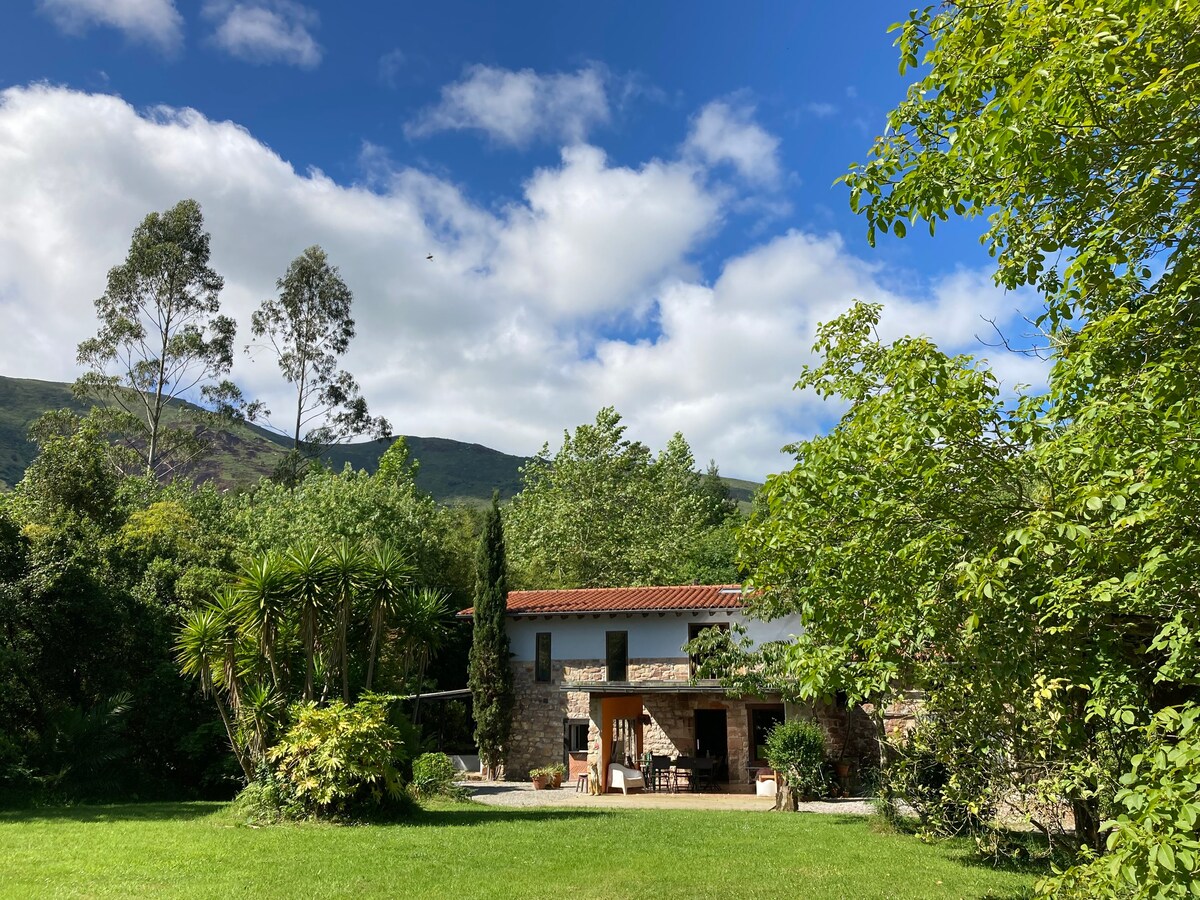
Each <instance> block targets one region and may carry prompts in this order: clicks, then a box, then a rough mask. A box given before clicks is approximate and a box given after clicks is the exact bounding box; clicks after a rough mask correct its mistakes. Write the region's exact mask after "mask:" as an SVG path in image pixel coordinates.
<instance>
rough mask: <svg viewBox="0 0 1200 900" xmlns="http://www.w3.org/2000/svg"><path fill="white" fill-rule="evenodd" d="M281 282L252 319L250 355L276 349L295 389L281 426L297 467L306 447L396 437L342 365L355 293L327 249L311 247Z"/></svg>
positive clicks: (351, 331)
mask: <svg viewBox="0 0 1200 900" xmlns="http://www.w3.org/2000/svg"><path fill="white" fill-rule="evenodd" d="M275 286H276V289H277V290H278V292H279V293H278V296H276V297H272V298H269V299H266V300H264V301H263V302H262V304H261V305H260V306H259V308H258V309H257V310H256V311H255V312H254V314H253V316H252V317H251V332H252V334H253V335H254V337H255V338H256V339H257V340H258V341H259V342H260V343H259V344H257V345H251V346H247V347H246V352H247V353H249V352H251V351H252V350H253V349H254V347H255V346H258V347H265V348H267V349H269V350H270V352H271V353H272V354H273V355H274V357H275V360H276V362H277V363H278V365H279V371H280V372H281V373H282V374H283V377H284V379H285V380H286V381H287V382H288V384H290V385H291V386H292V388H293V390H294V391H295V404H294V406H293V407H292V409H291V412H290V414H289V425H288V426H287V428H286V429H283V428H280V431H282V432H283V433H285V434H287V435H288V436H289V437H291V439H292V455H291V457H290V460H291V465H292V466H293V467H296V466H299V464H300V458H301V455H302V453H303V452H306V451H319V449H320V447H321V446H322V445H326V444H332V443H336V442H338V441H340V440H343V439H345V438H346V437H350V436H353V435H360V434H365V433H368V432H369V433H373V434H374V435H376V436H377V437H380V438H384V437H388V436H390V434H391V426H390V425H389V424H388V421H387V420H386V419H384V418H382V417H373V416H371V415H370V413H369V411H368V409H367V401H366V400H365V399H364V398H363V396H362V392H361V390H360V388H359V386H358V382H357V381H356V380H355V379H354V376H352V375H351V374H350V373H349V372H347V371H345V370H344V369H339V368H338V360H339V359H340V358H341V357H342V356H343V355H344V354H345V353H346V351H347V350H348V349H349V348H350V341H351V340H352V339H353V338H354V335H355V324H354V319H353V318H352V317H351V315H350V308H351V305H352V303H353V300H354V295H353V294H352V293H351V291H350V288H349V287H347V286H346V282H345V281H343V280H342V277H341V274H340V273H339V271H338V268H337V267H336V266H333V265H331V264H330V263H329V259H328V257H327V256H326V254H325V251H324V250H322V249H321V248H320V247H318V246H312V247H309V248H308V249H307V250H305V251H304V252H303V253H301V254H300V255H299V256H297V257H296V258H295V259H294V260H292V262H291V264H290V265H289V266H288V268H287V271H286V272H285V273H284V274H283V276H282V277H280V278H279V279H278V281H276V283H275ZM292 474H293V475H295V474H296V472H295V471H293V473H292Z"/></svg>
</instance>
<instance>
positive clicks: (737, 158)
mask: <svg viewBox="0 0 1200 900" xmlns="http://www.w3.org/2000/svg"><path fill="white" fill-rule="evenodd" d="M684 152H685V153H687V154H689V155H691V156H694V157H696V158H698V159H700V160H702V161H703V162H704V163H705V164H706V165H709V166H716V165H720V164H722V163H728V164H730V165H732V166H733V167H734V169H735V170H737V173H738V174H739V175H741V176H742V177H743V178H745V179H746V180H747V181H750V182H754V183H756V184H760V185H768V186H769V185H774V184H775V183H776V182H778V181H779V176H780V167H779V138H777V137H775V135H773V134H771V133H770V132H768V131H766V130H765V129H764V128H763V127H762V126H761V125H759V124H758V123H757V122H755V121H754V107H752V106H746V105H744V104H743V105H732V104H730V103H726V102H725V101H723V100H714V101H713V102H712V103H710V104H708V105H707V106H706V107H704V109H702V110H700V113H699V114H698V115H697V116H696V117H695V118H693V119H692V130H691V133H690V134H689V135H688V138H687V141H686V142H685V144H684Z"/></svg>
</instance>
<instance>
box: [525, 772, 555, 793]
mask: <svg viewBox="0 0 1200 900" xmlns="http://www.w3.org/2000/svg"><path fill="white" fill-rule="evenodd" d="M529 780H530V781H532V782H533V789H534V790H535V791H544V790H545V789H546V786H547V785H548V784H549V783H550V773H548V772H547V771H546V770H545V769H530V770H529Z"/></svg>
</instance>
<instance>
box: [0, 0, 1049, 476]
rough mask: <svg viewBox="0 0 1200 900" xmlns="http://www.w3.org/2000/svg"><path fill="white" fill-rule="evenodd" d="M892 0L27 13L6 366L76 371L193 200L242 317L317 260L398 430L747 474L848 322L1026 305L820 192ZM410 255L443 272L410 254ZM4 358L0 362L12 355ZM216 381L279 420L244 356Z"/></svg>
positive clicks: (861, 141)
mask: <svg viewBox="0 0 1200 900" xmlns="http://www.w3.org/2000/svg"><path fill="white" fill-rule="evenodd" d="M905 9H906V8H905V7H902V6H898V5H897V6H895V7H891V6H889V5H888V4H884V3H863V4H856V5H854V11H853V16H852V18H851V17H849V16H848V15H847V8H846V6H845V5H834V4H766V3H762V4H758V3H755V4H730V3H707V2H705V3H687V4H684V3H655V4H644V3H643V4H631V3H594V4H569V3H557V2H556V3H551V2H545V3H511V4H478V5H475V4H461V3H430V4H398V3H382V2H356V3H337V4H333V3H328V4H322V3H299V2H290V0H286V2H285V0H248V2H243V0H203V2H190V0H178V2H174V0H29V2H14V3H12V4H9V6H8V9H7V10H6V13H5V19H4V25H5V27H4V29H3V37H0V90H3V91H4V94H3V95H2V96H0V203H3V204H4V206H5V208H6V209H7V210H8V213H7V214H6V216H5V217H4V222H3V223H0V331H3V332H6V333H21V334H25V335H28V340H26V341H22V342H20V346H18V347H10V348H9V349H8V350H0V371H2V372H3V373H4V374H10V375H18V376H28V377H44V378H56V379H70V378H73V377H74V376H75V374H76V370H75V367H74V364H73V358H74V346H75V344H76V343H77V342H78V341H79V340H81V339H83V338H84V337H86V336H88V333H89V332H90V331H91V330H92V329H93V327H94V326H93V325H92V324H91V301H92V299H93V298H94V297H95V296H97V295H98V294H99V293H100V292H101V291H102V290H103V283H104V272H105V271H106V270H107V268H108V267H109V266H111V265H114V264H116V263H117V262H119V261H120V260H121V258H122V257H123V255H124V251H125V249H126V248H127V246H128V240H129V234H130V232H131V231H132V228H133V227H134V226H135V225H136V223H137V222H138V221H139V220H140V218H141V217H142V216H143V215H145V213H146V212H148V211H150V210H151V209H161V208H165V207H167V206H169V205H171V204H172V203H173V202H175V201H176V200H178V199H180V198H182V197H185V196H194V197H195V198H196V199H198V200H199V201H200V202H201V204H202V206H203V208H204V212H205V216H206V223H207V225H208V227H209V229H210V230H211V231H212V234H213V262H214V265H215V266H216V268H217V269H218V270H219V271H221V273H222V274H223V275H224V276H225V277H226V282H227V285H226V290H225V293H224V295H223V302H224V304H225V307H226V310H227V311H229V312H231V313H232V314H234V315H235V316H236V317H238V318H239V320H240V321H242V322H243V323H245V322H248V319H249V312H250V311H251V310H252V309H253V308H254V306H256V305H257V302H258V301H259V300H261V299H262V298H263V297H265V296H267V295H268V294H269V293H270V292H271V291H272V290H273V284H274V280H275V278H276V277H278V275H279V274H280V273H281V272H282V271H283V269H284V268H285V267H286V264H287V262H288V261H289V260H290V259H291V258H292V257H294V256H295V255H297V254H298V253H299V252H300V251H301V250H302V249H304V247H305V246H307V245H308V244H311V243H320V244H321V245H322V246H324V247H325V248H326V249H327V250H328V251H329V253H330V256H331V259H332V261H333V262H334V263H336V264H338V265H340V266H341V268H342V273H343V275H344V276H345V277H346V280H347V282H348V284H349V285H350V287H351V288H352V289H353V290H354V291H355V296H356V315H357V318H358V321H359V326H360V328H359V330H360V336H359V338H358V339H357V340H356V342H355V345H354V347H353V348H352V350H351V353H350V355H349V356H348V358H347V360H346V364H347V367H348V368H350V369H351V371H353V372H354V373H355V374H356V375H357V376H358V377H359V379H360V381H361V382H362V383H363V386H364V392H365V394H366V396H367V398H368V400H369V401H370V402H371V403H372V405H373V407H374V408H375V409H377V410H378V411H380V412H383V413H384V414H386V415H387V416H388V417H389V418H390V419H391V421H392V423H393V425H394V426H395V428H396V429H397V431H400V432H404V433H417V434H426V435H431V434H432V435H438V436H444V437H452V438H457V439H460V440H471V441H478V442H481V443H485V444H488V445H489V446H493V447H497V448H498V449H502V450H505V451H508V452H513V453H522V454H529V453H532V452H535V451H536V450H537V448H538V447H539V446H540V444H541V443H542V442H543V441H546V440H548V441H550V442H551V444H552V445H554V444H556V442H557V438H558V436H559V435H560V434H561V431H562V429H564V428H570V427H572V426H574V425H575V424H578V423H580V422H582V421H586V420H589V419H591V418H592V417H593V415H594V413H595V411H596V409H598V408H599V407H600V406H602V405H609V404H612V405H616V407H617V408H618V410H620V411H621V412H622V413H623V414H624V416H625V418H626V421H627V423H628V424H629V426H630V434H631V436H633V437H636V438H640V439H642V440H644V441H646V442H647V443H649V444H650V445H651V447H654V448H657V447H661V446H662V445H663V444H664V443H665V440H666V438H667V437H668V436H669V435H670V434H671V433H672V432H674V431H682V432H683V433H684V435H685V436H686V437H687V438H688V439H689V441H690V442H691V444H692V446H693V449H694V451H695V453H696V455H697V457H698V458H699V461H700V462H701V463H703V462H704V461H706V460H707V459H708V458H710V457H711V458H715V459H716V460H717V461H718V462H719V463H720V464H721V467H722V470H723V471H724V472H726V474H731V475H737V476H741V477H747V478H754V479H760V478H762V477H763V476H765V475H766V474H767V473H768V472H771V471H777V470H779V469H780V468H782V467H783V466H784V465H786V459H785V458H784V457H782V456H779V454H778V449H779V447H780V446H781V445H782V444H784V443H786V442H789V441H793V440H796V439H798V438H801V437H804V436H807V435H810V434H813V433H816V432H818V431H820V430H821V429H823V428H825V427H828V423H829V422H830V421H831V419H832V417H833V416H834V415H836V412H837V411H836V410H835V409H831V408H828V407H823V406H821V405H820V404H819V403H817V402H815V401H814V400H813V399H812V398H805V397H803V396H800V395H797V394H795V393H793V392H792V391H791V390H790V385H791V383H792V382H794V381H795V378H796V377H797V376H798V375H799V371H800V367H801V365H803V364H804V362H806V361H808V360H809V359H810V355H809V347H810V345H811V343H812V334H813V329H814V328H815V326H816V323H817V322H819V321H822V320H824V319H828V318H829V317H830V316H832V315H836V314H837V312H838V311H840V310H841V309H844V308H845V307H846V306H848V305H849V303H850V302H851V300H852V299H853V298H854V297H860V298H862V299H876V300H880V301H882V302H884V303H885V305H886V307H887V310H888V312H887V314H886V319H885V327H884V329H883V332H884V334H885V336H898V335H899V334H903V333H905V332H908V333H918V332H920V333H927V334H930V335H931V336H933V337H934V338H935V339H937V340H939V341H940V342H941V343H943V344H944V345H945V346H947V347H948V348H953V349H956V350H966V351H970V352H979V353H982V354H983V355H986V356H988V357H989V358H991V359H992V361H993V363H994V364H995V366H996V368H997V371H998V373H999V374H1000V375H1001V377H1002V378H1003V379H1004V380H1005V381H1006V382H1008V383H1012V382H1015V381H1023V382H1029V381H1037V380H1038V379H1040V378H1041V377H1042V373H1041V369H1040V368H1039V367H1038V366H1037V365H1035V364H1031V363H1030V362H1029V361H1027V360H1023V359H1021V358H1016V357H1011V356H1001V355H999V351H997V350H995V349H994V348H987V347H983V346H981V345H980V344H979V343H978V342H977V341H976V340H975V335H976V334H979V335H982V336H985V337H986V336H987V335H988V330H989V326H987V325H986V323H985V322H984V321H983V319H982V318H981V316H986V317H989V318H997V319H998V320H999V321H1000V322H1001V323H1002V325H1003V326H1004V327H1005V329H1006V331H1008V333H1009V334H1013V335H1019V334H1020V333H1021V330H1022V328H1024V327H1025V326H1023V325H1022V324H1021V322H1020V320H1019V318H1018V317H1017V316H1016V314H1015V310H1016V309H1017V308H1018V307H1021V308H1024V309H1025V311H1027V312H1036V310H1035V309H1034V308H1033V307H1034V304H1032V303H1031V301H1030V298H1027V297H1022V298H1016V297H1013V296H1005V295H1003V294H1001V293H1000V292H999V291H997V290H996V289H995V288H993V287H992V286H991V284H990V277H989V276H990V268H989V260H988V257H987V255H986V253H985V252H984V251H983V249H982V248H981V247H980V246H979V244H978V240H977V236H978V233H979V231H980V227H979V223H952V224H951V225H950V227H947V228H945V229H940V230H939V233H938V236H937V238H936V239H935V240H930V239H929V238H927V237H920V236H915V237H914V236H910V237H909V238H907V239H906V240H904V241H897V240H894V239H890V238H889V239H885V240H884V241H882V242H881V244H880V246H878V247H877V248H874V249H872V248H869V247H868V246H867V244H866V241H865V237H864V234H865V228H864V223H863V222H862V221H861V220H859V219H857V218H856V217H854V216H853V215H852V214H851V213H850V212H849V209H848V207H847V203H846V195H845V191H844V189H842V188H840V187H838V186H833V185H832V182H833V181H834V179H835V178H837V177H838V176H839V175H840V174H842V173H843V172H844V171H845V170H846V167H847V166H848V164H849V163H850V162H852V161H854V160H859V159H862V158H864V157H865V155H866V153H867V150H868V148H869V146H870V141H871V139H872V137H873V136H874V135H875V134H877V133H878V132H879V130H880V129H881V128H882V127H883V123H884V116H885V114H886V111H887V110H888V109H889V108H890V107H891V106H893V105H894V104H895V103H896V102H897V101H898V100H899V99H900V98H901V97H902V96H903V93H904V90H905V84H904V82H903V80H901V79H900V77H899V76H898V75H897V72H896V57H895V51H894V48H893V47H892V36H891V35H889V34H887V33H886V29H887V26H888V25H889V24H890V23H891V22H892V21H895V20H897V19H900V18H901V17H902V16H903V15H904V12H905ZM427 253H433V254H434V260H432V261H429V260H426V259H425V257H426V255H427ZM5 355H8V358H7V359H5ZM234 375H235V377H237V378H238V379H239V380H240V381H242V382H243V383H244V384H245V385H246V386H247V388H248V389H249V390H250V391H251V392H252V393H254V394H255V395H257V396H262V397H265V398H266V399H267V401H268V404H269V405H270V404H271V403H272V402H274V403H275V404H276V405H277V406H278V407H279V408H282V404H283V402H284V398H285V396H286V394H285V389H284V386H283V385H282V384H281V383H280V382H279V379H278V377H277V375H276V374H275V373H274V372H273V371H272V368H271V366H270V365H269V364H267V362H266V361H264V360H263V359H261V358H258V359H251V358H245V359H241V360H239V362H238V365H237V366H236V368H235V371H234Z"/></svg>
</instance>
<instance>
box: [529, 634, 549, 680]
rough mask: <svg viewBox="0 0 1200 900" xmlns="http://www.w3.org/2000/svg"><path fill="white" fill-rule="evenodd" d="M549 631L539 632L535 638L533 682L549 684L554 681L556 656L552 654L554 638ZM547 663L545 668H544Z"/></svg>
mask: <svg viewBox="0 0 1200 900" xmlns="http://www.w3.org/2000/svg"><path fill="white" fill-rule="evenodd" d="M551 634H552V633H551V632H549V631H538V632H535V633H534V636H533V680H534V681H536V682H539V683H541V684H547V683H549V682H552V681H553V680H554V655H553V653H552V648H553V638H552V637H551ZM543 639H544V640H545V645H546V646H545V648H544V652H545V658H544V659H543V655H542V654H543V647H542V643H543ZM543 663H545V668H543Z"/></svg>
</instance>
